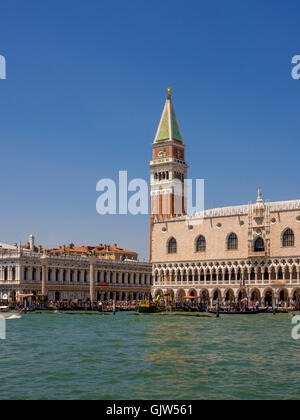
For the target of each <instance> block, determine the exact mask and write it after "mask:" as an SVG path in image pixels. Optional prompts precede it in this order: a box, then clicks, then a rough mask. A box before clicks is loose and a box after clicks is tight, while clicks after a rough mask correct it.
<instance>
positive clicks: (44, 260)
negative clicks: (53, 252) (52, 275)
mask: <svg viewBox="0 0 300 420" xmlns="http://www.w3.org/2000/svg"><path fill="white" fill-rule="evenodd" d="M48 263H49V258H48V257H47V255H46V254H44V255H43V256H42V257H41V264H42V296H43V297H44V298H47V292H48V290H47V264H48Z"/></svg>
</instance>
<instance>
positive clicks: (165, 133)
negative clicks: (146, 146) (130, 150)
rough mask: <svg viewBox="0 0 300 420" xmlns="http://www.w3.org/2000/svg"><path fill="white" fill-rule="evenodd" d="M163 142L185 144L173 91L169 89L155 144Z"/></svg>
mask: <svg viewBox="0 0 300 420" xmlns="http://www.w3.org/2000/svg"><path fill="white" fill-rule="evenodd" d="M163 140H175V141H179V142H181V143H183V140H182V136H181V133H180V129H179V125H178V122H177V118H176V115H175V111H174V107H173V104H172V100H171V89H168V97H167V100H166V103H165V106H164V110H163V113H162V116H161V119H160V123H159V126H158V130H157V133H156V136H155V140H154V143H157V142H160V141H163Z"/></svg>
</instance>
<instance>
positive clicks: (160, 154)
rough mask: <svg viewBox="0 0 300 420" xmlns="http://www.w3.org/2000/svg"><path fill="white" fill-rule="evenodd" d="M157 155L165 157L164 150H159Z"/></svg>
mask: <svg viewBox="0 0 300 420" xmlns="http://www.w3.org/2000/svg"><path fill="white" fill-rule="evenodd" d="M158 157H159V159H162V158H165V157H166V151H165V150H161V151H160V152H159V153H158Z"/></svg>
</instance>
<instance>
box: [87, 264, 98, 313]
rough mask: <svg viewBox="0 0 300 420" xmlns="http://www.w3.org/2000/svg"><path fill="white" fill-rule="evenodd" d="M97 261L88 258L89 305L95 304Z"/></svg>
mask: <svg viewBox="0 0 300 420" xmlns="http://www.w3.org/2000/svg"><path fill="white" fill-rule="evenodd" d="M96 261H97V257H89V262H90V301H91V305H92V306H93V303H94V302H95V294H96V287H95V264H96Z"/></svg>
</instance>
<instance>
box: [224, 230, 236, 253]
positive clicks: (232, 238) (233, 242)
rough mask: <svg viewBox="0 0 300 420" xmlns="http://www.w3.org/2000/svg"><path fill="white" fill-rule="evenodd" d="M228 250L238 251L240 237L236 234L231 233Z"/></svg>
mask: <svg viewBox="0 0 300 420" xmlns="http://www.w3.org/2000/svg"><path fill="white" fill-rule="evenodd" d="M227 249H228V250H229V251H231V250H234V249H238V237H237V235H236V234H235V233H231V234H230V235H229V236H228V239H227Z"/></svg>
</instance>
